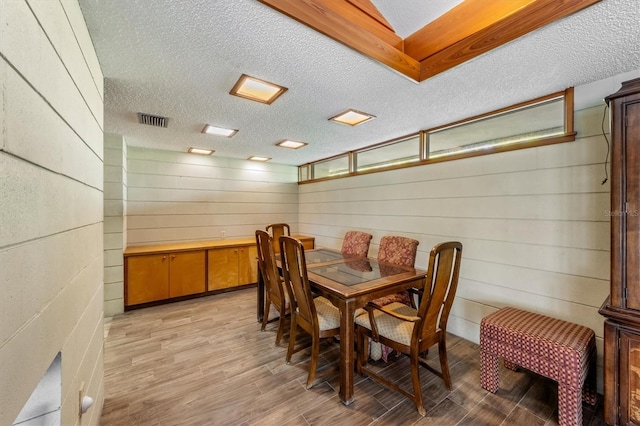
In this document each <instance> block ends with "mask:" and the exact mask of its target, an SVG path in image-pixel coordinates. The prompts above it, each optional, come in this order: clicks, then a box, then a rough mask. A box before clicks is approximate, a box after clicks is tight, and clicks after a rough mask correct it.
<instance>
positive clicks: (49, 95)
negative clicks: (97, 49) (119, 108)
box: [0, 2, 102, 158]
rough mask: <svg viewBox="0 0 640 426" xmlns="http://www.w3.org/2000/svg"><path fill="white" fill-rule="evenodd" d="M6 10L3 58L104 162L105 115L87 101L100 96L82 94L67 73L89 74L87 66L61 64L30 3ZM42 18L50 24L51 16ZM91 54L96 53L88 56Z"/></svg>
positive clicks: (96, 81) (1, 41) (0, 44)
mask: <svg viewBox="0 0 640 426" xmlns="http://www.w3.org/2000/svg"><path fill="white" fill-rule="evenodd" d="M3 6H4V5H3ZM6 6H7V7H3V21H10V22H11V25H7V26H5V28H4V30H3V32H2V34H1V35H2V37H0V49H1V50H2V52H3V56H4V57H5V58H6V60H7V61H8V62H10V63H11V64H12V65H13V66H14V67H15V68H16V69H18V70H19V71H20V74H21V75H22V76H23V77H24V79H25V80H27V81H28V82H29V84H30V85H31V86H32V87H33V88H34V90H35V91H36V92H37V93H38V94H39V95H40V96H42V97H43V98H45V99H46V100H47V102H48V103H49V104H50V105H51V107H52V109H53V110H54V111H55V112H56V113H57V114H59V115H60V116H61V117H63V118H64V120H65V121H66V122H67V123H68V124H69V126H70V127H71V128H72V129H73V131H74V132H75V133H77V134H78V135H79V137H80V138H81V139H82V140H83V142H84V143H85V144H86V145H87V147H88V148H89V149H90V150H91V151H92V152H94V153H95V154H96V155H98V157H99V158H102V134H101V132H102V122H101V121H98V117H101V115H102V114H101V113H99V114H94V113H93V112H92V110H91V109H90V108H89V107H88V106H87V103H86V101H85V99H84V96H92V95H93V96H96V97H99V95H98V92H97V91H93V93H81V92H79V90H78V87H77V86H76V83H75V81H74V80H73V78H72V76H71V75H70V73H69V71H68V70H67V67H69V68H73V67H81V68H84V70H83V71H81V72H83V73H86V72H88V69H86V63H84V62H82V63H77V64H76V63H69V64H65V63H63V62H62V61H61V60H60V57H59V56H58V52H57V51H56V49H55V46H53V45H52V44H51V42H50V40H49V38H48V35H47V34H46V33H45V32H44V31H43V30H42V28H41V26H40V23H39V22H38V17H36V16H34V15H33V13H32V11H31V9H30V8H29V7H28V5H27V3H26V2H9V3H7V5H6ZM55 7H58V8H60V7H61V5H60V3H59V2H55ZM41 18H42V19H46V20H48V19H49V16H48V15H47V16H44V17H41ZM64 24H66V25H68V23H64V22H60V25H64ZM91 53H93V52H87V54H91ZM93 54H94V55H95V53H93ZM34 58H37V60H34ZM44 70H46V72H44ZM96 77H98V76H96ZM52 82H55V84H52ZM94 84H95V85H98V84H99V85H102V76H101V75H100V76H99V79H96V78H94Z"/></svg>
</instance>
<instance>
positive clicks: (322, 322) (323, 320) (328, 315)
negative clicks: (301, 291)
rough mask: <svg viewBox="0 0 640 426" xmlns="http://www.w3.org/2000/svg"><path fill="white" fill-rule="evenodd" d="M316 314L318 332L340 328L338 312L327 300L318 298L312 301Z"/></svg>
mask: <svg viewBox="0 0 640 426" xmlns="http://www.w3.org/2000/svg"><path fill="white" fill-rule="evenodd" d="M313 302H314V303H315V304H316V311H317V313H318V326H319V328H320V330H321V331H322V330H331V329H333V328H339V327H340V311H339V310H338V308H336V307H335V306H333V303H331V302H329V300H328V299H326V298H324V297H322V296H320V297H316V298H315V299H313Z"/></svg>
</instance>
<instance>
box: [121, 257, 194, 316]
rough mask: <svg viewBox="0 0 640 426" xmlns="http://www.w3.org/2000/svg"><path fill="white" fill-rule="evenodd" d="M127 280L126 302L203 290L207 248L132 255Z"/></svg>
mask: <svg viewBox="0 0 640 426" xmlns="http://www.w3.org/2000/svg"><path fill="white" fill-rule="evenodd" d="M126 282H127V286H126V290H127V291H126V295H125V304H126V305H127V306H129V305H138V304H141V303H148V302H155V301H159V300H164V299H168V298H172V297H180V296H188V295H191V294H196V293H202V292H204V290H205V288H204V284H205V251H204V250H199V251H189V252H181V253H161V254H148V255H141V256H131V257H129V258H128V259H127V277H126Z"/></svg>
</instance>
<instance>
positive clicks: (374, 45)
mask: <svg viewBox="0 0 640 426" xmlns="http://www.w3.org/2000/svg"><path fill="white" fill-rule="evenodd" d="M259 1H260V2H261V3H263V4H265V5H267V6H269V7H271V8H273V9H275V10H277V11H279V12H281V13H284V14H285V15H287V16H289V17H291V18H293V19H295V20H296V21H299V22H301V23H303V24H305V25H307V26H309V27H311V28H313V29H315V30H316V31H319V32H321V33H322V34H324V35H326V36H328V37H331V38H333V39H335V40H337V41H339V42H341V43H343V44H345V45H347V46H349V47H351V48H352V49H355V50H357V51H359V52H360V53H363V54H365V55H366V56H369V57H370V58H373V59H375V60H377V61H379V62H382V63H383V64H385V65H387V66H388V67H390V68H393V69H394V70H396V71H398V72H400V73H402V74H404V75H406V76H408V77H409V78H412V79H414V80H416V81H417V80H418V78H419V77H420V63H419V62H418V61H417V60H415V59H414V58H412V57H410V56H409V55H407V54H406V53H404V52H403V51H402V50H401V49H400V48H399V47H401V46H402V39H401V38H400V37H398V36H397V35H396V34H395V33H392V32H391V31H388V30H387V31H386V33H387V34H386V35H385V38H382V37H381V36H380V35H375V34H373V33H374V32H376V33H377V32H381V29H382V28H383V26H382V25H380V23H378V22H376V25H371V23H372V21H374V20H373V19H371V17H370V16H368V15H366V14H364V13H362V12H360V14H359V18H358V19H356V20H355V21H354V20H351V19H347V18H345V17H344V16H343V15H341V14H340V13H338V12H337V11H336V8H339V10H343V6H344V5H345V4H346V5H347V6H349V7H350V8H351V9H352V11H356V10H358V9H357V8H356V7H355V6H353V5H350V4H348V3H347V2H340V1H335V0H295V1H291V0H259ZM343 3H344V4H343ZM349 16H351V15H349ZM354 16H355V15H354ZM363 16H367V18H365V19H363ZM351 17H352V16H351ZM352 19H355V18H353V17H352ZM365 28H367V29H365ZM381 34H384V32H381ZM389 34H392V35H393V36H395V38H392V39H389V41H394V42H393V43H390V42H389V41H385V40H386V37H388V35H389ZM398 43H399V45H398Z"/></svg>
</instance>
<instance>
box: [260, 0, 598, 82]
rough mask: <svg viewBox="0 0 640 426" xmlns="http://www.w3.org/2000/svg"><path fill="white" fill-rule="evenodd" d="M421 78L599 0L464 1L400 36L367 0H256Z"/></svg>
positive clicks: (382, 61) (407, 74)
mask: <svg viewBox="0 0 640 426" xmlns="http://www.w3.org/2000/svg"><path fill="white" fill-rule="evenodd" d="M259 1H260V2H261V3H264V4H266V5H267V6H269V7H271V8H273V9H275V10H278V11H279V12H281V13H284V14H285V15H287V16H289V17H291V18H293V19H295V20H297V21H299V22H301V23H303V24H305V25H307V26H309V27H311V28H314V29H315V30H317V31H319V32H321V33H323V34H325V35H327V36H329V37H331V38H333V39H335V40H337V41H339V42H341V43H343V44H345V45H347V46H349V47H351V48H352V49H355V50H357V51H359V52H360V53H363V54H364V55H366V56H369V57H370V58H372V59H375V60H377V61H379V62H381V63H383V64H385V65H387V66H389V67H390V68H393V69H395V70H396V71H398V72H400V73H402V74H404V75H406V76H407V77H409V78H412V79H414V80H416V81H424V80H426V79H428V78H430V77H433V76H434V75H436V74H439V73H441V72H443V71H446V70H448V69H450V68H453V67H455V66H457V65H460V64H462V63H463V62H466V61H468V60H469V59H472V58H475V57H476V56H479V55H481V54H483V53H486V52H488V51H490V50H492V49H495V48H497V47H499V46H502V45H503V44H506V43H508V42H510V41H512V40H515V39H516V38H518V37H521V36H523V35H525V34H527V33H529V32H531V31H534V30H536V29H538V28H541V27H543V26H545V25H547V24H549V23H551V22H554V21H556V20H558V19H561V18H563V17H565V16H569V15H571V14H572V13H575V12H577V11H579V10H581V9H584V8H586V7H588V6H591V5H592V4H595V3H598V2H600V1H601V0H492V1H490V2H488V1H487V0H464V1H463V2H462V3H461V4H459V5H458V6H456V7H455V8H453V9H452V10H450V11H449V12H447V13H445V14H444V15H442V16H441V17H440V18H438V19H436V20H434V21H433V22H431V23H430V24H428V25H426V26H425V27H423V28H422V29H420V30H418V31H417V32H416V33H414V34H412V35H411V36H409V37H407V38H406V39H405V40H402V39H401V38H400V37H398V36H397V34H395V32H393V30H392V29H391V26H390V25H389V23H388V22H387V21H386V19H384V17H383V16H382V15H381V14H380V13H379V11H378V10H377V9H376V7H375V6H374V5H373V4H372V3H371V1H370V0H295V1H291V0H259Z"/></svg>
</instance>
